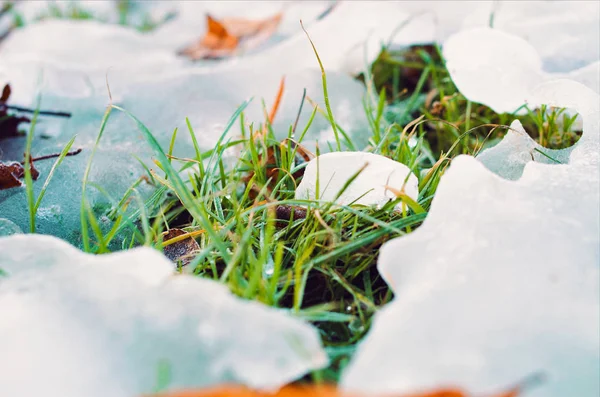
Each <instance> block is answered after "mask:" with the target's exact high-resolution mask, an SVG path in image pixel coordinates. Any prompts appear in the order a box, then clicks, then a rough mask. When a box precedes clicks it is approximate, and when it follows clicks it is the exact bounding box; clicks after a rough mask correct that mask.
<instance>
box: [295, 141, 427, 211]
mask: <svg viewBox="0 0 600 397" xmlns="http://www.w3.org/2000/svg"><path fill="white" fill-rule="evenodd" d="M365 166H366V167H365ZM362 167H365V168H364V170H363V171H362V172H361V173H360V174H359V175H358V177H356V179H354V181H352V183H351V184H350V185H349V186H348V187H347V188H346V190H345V191H344V192H343V193H342V195H341V196H339V197H338V198H337V199H336V197H337V196H338V194H339V193H340V192H341V191H342V188H343V187H344V185H346V183H347V182H348V181H349V180H350V178H352V177H353V176H354V175H355V174H356V173H357V172H358V171H359V170H360V169H361V168H362ZM317 183H318V186H319V191H318V192H317ZM388 188H389V189H388ZM390 189H394V190H396V191H404V193H405V194H406V195H407V196H409V197H410V198H412V199H413V200H417V197H418V195H419V181H418V180H417V177H416V176H415V175H414V174H413V173H412V172H411V171H410V169H409V168H408V167H407V166H405V165H404V164H402V163H399V162H397V161H394V160H391V159H389V158H387V157H384V156H381V155H378V154H373V153H366V152H335V153H327V154H323V155H321V156H319V157H317V158H315V159H313V160H311V161H310V162H309V163H308V165H307V166H306V170H305V172H304V176H303V177H302V182H301V183H300V185H298V188H297V189H296V199H299V200H305V199H311V200H314V199H319V200H324V201H335V202H336V203H337V204H340V205H349V204H362V205H376V206H383V205H384V204H385V203H386V202H388V201H390V200H394V199H395V198H396V196H395V194H394V192H393V191H392V190H390Z"/></svg>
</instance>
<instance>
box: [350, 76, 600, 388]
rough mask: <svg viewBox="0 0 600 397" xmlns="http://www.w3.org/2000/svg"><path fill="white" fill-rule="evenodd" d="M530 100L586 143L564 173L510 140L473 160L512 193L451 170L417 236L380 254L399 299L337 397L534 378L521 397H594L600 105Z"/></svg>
mask: <svg viewBox="0 0 600 397" xmlns="http://www.w3.org/2000/svg"><path fill="white" fill-rule="evenodd" d="M532 95H534V96H535V97H536V100H539V101H541V102H542V103H548V104H551V105H556V106H568V107H574V108H576V109H577V110H578V111H579V112H580V113H581V114H582V115H583V117H584V136H583V137H582V138H581V139H580V141H579V142H578V143H577V145H576V146H575V147H574V148H573V149H572V150H571V151H570V155H568V154H565V155H564V157H565V158H566V160H567V161H566V164H560V165H559V164H553V165H551V164H544V163H541V162H538V161H533V160H532V159H531V157H530V159H529V161H526V160H525V159H526V158H527V155H529V153H530V146H531V144H530V143H529V142H528V139H527V138H520V136H519V135H509V136H507V138H505V140H508V141H510V143H508V142H506V143H505V142H504V141H503V142H501V143H500V144H499V145H498V146H497V148H492V149H490V150H489V151H488V152H487V153H483V154H482V158H483V159H485V160H484V161H485V163H486V164H487V166H488V168H492V169H496V170H498V172H499V174H501V175H503V176H505V177H507V178H510V179H517V178H518V176H519V174H520V173H522V176H521V177H520V178H519V179H518V180H516V181H511V180H507V179H503V178H502V177H501V176H498V175H494V174H493V173H492V172H490V171H489V170H487V169H486V168H485V167H484V165H483V164H482V163H481V162H480V161H478V160H477V159H475V158H472V157H469V156H459V157H457V158H455V159H454V160H453V162H452V165H451V166H450V168H449V170H448V171H447V172H446V174H445V175H444V177H443V179H442V181H441V182H440V185H439V187H438V190H437V194H436V196H435V198H434V200H433V203H432V208H431V211H430V213H429V215H428V217H427V219H426V221H425V222H424V224H423V226H422V227H421V228H419V229H418V230H417V231H415V232H414V233H412V234H410V235H408V236H407V237H403V238H398V239H396V240H393V241H391V242H389V243H387V244H385V245H384V246H383V247H382V249H381V253H380V256H379V263H378V267H379V270H380V272H381V273H382V275H383V276H384V277H385V278H386V280H387V281H388V283H389V284H390V285H391V286H392V287H393V289H394V291H395V294H396V298H395V300H394V302H392V303H391V304H389V305H388V306H387V307H386V308H384V309H383V310H382V311H381V312H380V313H379V314H377V316H376V319H375V322H374V325H373V328H372V330H371V332H370V334H369V336H368V337H367V339H366V340H365V341H364V342H363V344H362V346H361V347H360V348H359V351H358V354H357V356H356V357H355V359H354V361H353V362H352V364H351V365H350V367H349V368H348V369H347V371H346V372H345V373H344V379H343V385H344V387H345V388H346V389H348V390H362V391H368V392H396V393H401V392H407V393H408V392H410V391H414V390H419V389H425V388H432V387H436V386H439V385H448V384H452V385H460V386H461V387H464V388H466V389H468V390H472V391H473V392H476V393H486V392H493V391H495V390H499V389H501V388H503V387H506V386H507V385H511V384H515V383H516V382H518V381H519V380H521V379H523V378H524V377H526V376H528V375H531V374H533V373H538V372H539V373H542V374H543V375H545V377H546V381H545V382H544V383H543V385H542V386H541V387H538V388H535V389H533V390H532V391H531V392H530V393H528V396H532V397H534V396H540V397H541V396H544V397H564V396H567V395H577V396H582V397H586V396H589V397H592V396H597V395H598V393H599V392H600V381H599V378H598V376H597V375H598V372H599V371H600V360H599V354H598V352H599V349H600V341H599V339H598V335H599V332H600V329H599V324H600V290H599V280H600V273H599V267H598V263H599V260H600V253H599V251H600V236H599V226H600V225H599V223H600V213H599V211H600V209H599V207H598V203H599V201H600V197H599V195H600V182H599V162H598V157H599V144H598V141H599V131H600V128H599V127H600V117H599V111H600V99H599V97H598V95H597V94H596V93H594V92H592V91H591V90H589V89H587V88H586V87H583V86H581V85H579V84H577V83H574V82H570V81H555V82H549V83H545V84H543V85H541V86H539V87H537V88H536V89H535V90H534V91H533V93H532ZM519 140H520V142H519ZM515 142H517V143H516V144H515ZM507 147H510V150H507ZM507 152H512V153H511V155H510V156H507ZM484 154H485V156H483V155H484ZM375 362H376V363H377V365H376V366H374V365H373V363H375Z"/></svg>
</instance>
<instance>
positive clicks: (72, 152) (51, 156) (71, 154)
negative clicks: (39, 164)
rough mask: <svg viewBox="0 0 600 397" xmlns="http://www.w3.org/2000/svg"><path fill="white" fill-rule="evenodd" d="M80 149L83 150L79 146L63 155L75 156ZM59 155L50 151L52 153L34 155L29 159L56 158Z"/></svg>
mask: <svg viewBox="0 0 600 397" xmlns="http://www.w3.org/2000/svg"><path fill="white" fill-rule="evenodd" d="M82 150H83V149H82V148H79V149H76V150H73V151H71V152H68V153H67V154H65V157H66V156H75V155H77V154H79V153H81V151H82ZM59 156H60V153H52V154H47V155H45V156H40V157H34V158H32V159H31V161H39V160H47V159H52V158H56V157H59ZM21 164H24V162H21Z"/></svg>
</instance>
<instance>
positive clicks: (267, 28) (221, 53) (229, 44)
mask: <svg viewBox="0 0 600 397" xmlns="http://www.w3.org/2000/svg"><path fill="white" fill-rule="evenodd" d="M281 18H282V14H281V13H278V14H276V15H274V16H272V17H270V18H266V19H263V20H256V21H255V20H248V19H243V18H224V19H222V20H220V21H219V20H217V19H215V18H213V17H211V16H210V15H208V14H207V15H206V25H207V32H206V33H205V35H204V37H202V38H201V39H200V40H199V41H198V42H197V43H195V44H192V45H190V46H188V47H186V48H184V49H183V50H182V51H180V55H185V56H187V57H188V58H190V59H192V60H199V59H214V58H225V57H230V56H232V55H234V54H235V53H236V52H237V51H238V50H249V49H251V48H255V47H257V46H259V45H260V44H262V43H263V42H265V41H266V40H267V39H268V38H269V37H271V36H272V35H273V33H275V31H276V30H277V28H278V27H279V23H280V22H281Z"/></svg>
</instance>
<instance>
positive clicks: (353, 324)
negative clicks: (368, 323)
mask: <svg viewBox="0 0 600 397" xmlns="http://www.w3.org/2000/svg"><path fill="white" fill-rule="evenodd" d="M348 329H349V330H350V331H351V332H352V333H354V334H358V333H362V332H364V331H365V326H364V324H363V322H362V321H361V320H360V318H358V317H357V318H355V319H354V320H352V321H350V324H348Z"/></svg>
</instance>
